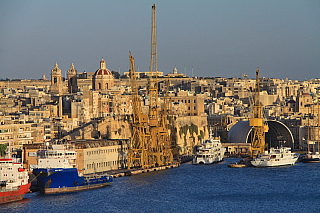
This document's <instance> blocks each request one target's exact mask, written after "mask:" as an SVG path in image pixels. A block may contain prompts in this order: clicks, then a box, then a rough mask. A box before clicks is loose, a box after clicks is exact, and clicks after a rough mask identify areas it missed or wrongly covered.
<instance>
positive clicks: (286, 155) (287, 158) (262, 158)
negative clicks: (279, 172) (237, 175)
mask: <svg viewBox="0 0 320 213" xmlns="http://www.w3.org/2000/svg"><path fill="white" fill-rule="evenodd" d="M298 158H299V154H298V153H291V148H290V147H281V148H280V149H276V148H270V150H269V152H268V151H266V152H265V153H264V154H258V155H257V157H256V158H255V159H254V160H252V161H251V164H252V166H255V167H273V166H288V165H293V164H295V162H296V161H297V160H298Z"/></svg>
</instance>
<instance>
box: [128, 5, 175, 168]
mask: <svg viewBox="0 0 320 213" xmlns="http://www.w3.org/2000/svg"><path fill="white" fill-rule="evenodd" d="M151 35H152V36H151V66H150V74H151V75H150V79H149V89H148V95H149V98H150V103H149V114H148V115H145V114H142V113H141V100H140V96H139V93H138V87H137V80H136V74H135V66H134V58H133V57H132V55H131V52H130V65H131V70H130V78H131V79H130V80H131V95H132V108H133V119H132V128H133V130H132V137H131V141H130V146H129V153H128V167H129V168H137V167H141V168H144V169H145V168H151V167H157V166H164V165H170V164H172V163H173V154H172V149H171V140H170V135H169V130H168V128H167V124H168V121H167V114H166V112H167V106H166V105H167V101H165V104H164V106H163V107H164V109H162V110H161V107H160V106H159V103H158V70H157V36H156V6H155V4H154V5H153V6H152V32H151ZM154 73H155V74H154ZM167 88H169V87H167ZM160 110H161V113H162V114H161V115H160Z"/></svg>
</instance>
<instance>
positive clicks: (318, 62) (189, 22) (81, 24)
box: [0, 0, 320, 80]
mask: <svg viewBox="0 0 320 213" xmlns="http://www.w3.org/2000/svg"><path fill="white" fill-rule="evenodd" d="M153 3H155V4H156V14H157V42H158V46H157V48H158V52H157V53H158V70H159V71H162V72H164V73H165V74H166V73H169V72H172V70H173V69H174V67H175V66H176V67H177V69H178V72H182V73H184V72H185V66H186V72H187V75H188V76H191V70H192V67H193V70H194V75H195V76H203V77H206V76H210V77H217V76H221V77H242V76H241V74H242V73H246V74H247V75H248V76H249V78H254V76H255V70H256V68H257V67H259V68H260V76H265V77H272V78H281V79H284V78H286V77H288V78H289V79H292V80H304V79H305V78H306V79H311V78H320V1H319V0H300V1H297V0H268V1H262V0H250V1H248V0H242V1H240V0H238V1H231V0H210V1H209V0H207V1H204V0H203V1H199V0H197V1H190V0H189V1H188V0H174V1H169V0H168V1H158V0H154V1H148V0H139V1H138V0H136V1H133V0H130V1H129V0H126V1H125V0H117V1H115V0H114V1H80V0H78V1H73V0H68V1H65V0H64V1H59V0H54V1H47V0H41V1H28V0H25V1H15V0H10V1H8V0H2V1H0V32H1V33H0V78H10V79H15V78H19V79H39V78H41V77H42V74H45V75H46V77H47V78H48V79H50V72H51V69H53V67H54V64H55V62H57V63H58V65H59V68H60V69H61V70H62V72H63V73H65V72H66V71H67V70H68V69H69V68H70V65H71V63H74V65H75V68H76V69H77V70H78V72H83V71H87V72H93V71H96V70H97V69H98V68H99V66H100V64H99V62H100V60H101V58H102V57H103V58H104V59H105V60H106V62H107V68H108V69H109V70H114V71H118V70H119V66H120V70H121V73H122V74H123V72H124V71H127V70H128V66H129V64H130V62H129V51H131V52H132V55H133V56H134V58H135V64H136V66H139V71H148V70H149V67H150V53H151V6H152V4H153ZM136 69H137V68H136Z"/></svg>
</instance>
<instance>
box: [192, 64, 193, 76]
mask: <svg viewBox="0 0 320 213" xmlns="http://www.w3.org/2000/svg"><path fill="white" fill-rule="evenodd" d="M192 78H193V66H192Z"/></svg>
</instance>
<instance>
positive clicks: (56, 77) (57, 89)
mask: <svg viewBox="0 0 320 213" xmlns="http://www.w3.org/2000/svg"><path fill="white" fill-rule="evenodd" d="M62 91H63V89H62V77H61V69H59V67H58V63H57V62H56V64H55V65H54V68H53V69H52V70H51V93H54V94H61V93H62Z"/></svg>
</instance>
